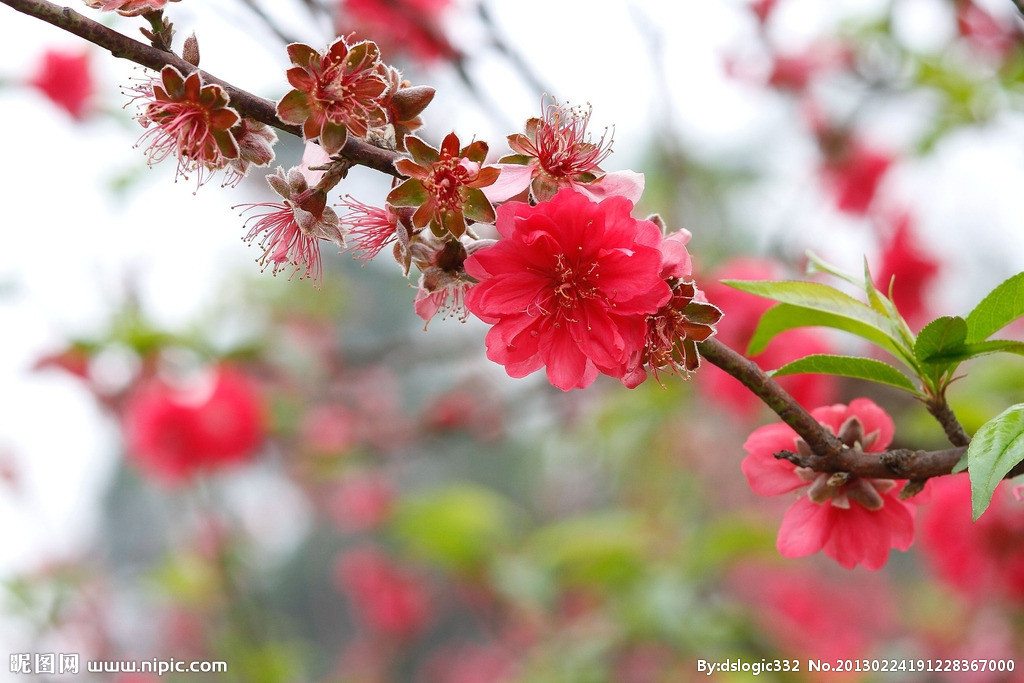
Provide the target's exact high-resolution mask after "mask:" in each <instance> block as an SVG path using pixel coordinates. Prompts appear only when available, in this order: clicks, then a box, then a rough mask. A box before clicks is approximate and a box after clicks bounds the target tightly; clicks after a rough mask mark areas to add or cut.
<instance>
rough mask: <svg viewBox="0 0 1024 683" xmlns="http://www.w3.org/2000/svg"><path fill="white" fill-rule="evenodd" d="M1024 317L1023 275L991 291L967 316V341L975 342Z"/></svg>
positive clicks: (1020, 274)
mask: <svg viewBox="0 0 1024 683" xmlns="http://www.w3.org/2000/svg"><path fill="white" fill-rule="evenodd" d="M1021 316H1024V273H1017V274H1016V275H1014V276H1013V277H1011V278H1009V279H1008V280H1006V281H1004V282H1003V283H1002V284H1001V285H999V286H998V287H996V288H995V289H993V290H992V291H991V292H989V293H988V295H987V296H986V297H985V298H984V299H982V300H981V303H979V304H978V305H977V306H975V307H974V310H973V311H971V312H970V313H968V314H967V328H968V330H969V331H968V333H967V341H968V342H977V341H981V340H982V339H985V338H986V337H988V336H989V335H991V334H993V333H995V332H998V331H999V330H1001V329H1002V328H1003V327H1005V326H1006V325H1007V324H1009V323H1011V322H1013V321H1014V320H1016V319H1017V318H1019V317H1021Z"/></svg>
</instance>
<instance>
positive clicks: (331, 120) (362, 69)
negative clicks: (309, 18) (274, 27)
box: [277, 38, 388, 154]
mask: <svg viewBox="0 0 1024 683" xmlns="http://www.w3.org/2000/svg"><path fill="white" fill-rule="evenodd" d="M288 57H289V58H290V59H291V60H292V64H294V65H295V66H293V67H292V68H291V69H288V82H289V83H291V85H292V87H293V88H294V90H291V91H289V92H288V94H286V95H285V96H284V97H283V98H281V101H280V102H278V104H277V115H278V116H279V117H280V118H281V120H282V121H284V122H285V123H291V124H295V125H297V126H302V134H303V136H304V137H305V138H306V139H307V140H312V139H314V138H319V139H320V145H321V146H322V147H323V148H324V150H326V151H327V153H328V154H337V153H338V152H339V151H341V148H342V147H344V146H345V141H346V140H347V139H348V134H349V133H351V134H352V135H355V136H356V137H360V138H364V137H366V133H367V131H368V130H369V129H370V128H373V127H376V126H383V125H384V124H385V123H387V115H386V114H385V112H384V109H383V108H382V103H381V98H382V97H383V96H384V95H385V93H386V92H387V89H388V84H387V82H386V81H385V80H384V78H383V77H382V76H381V72H380V68H379V67H380V51H379V50H378V49H377V46H376V45H375V44H373V43H371V42H369V41H363V42H361V43H356V44H355V45H352V46H349V44H348V43H347V42H345V39H344V38H338V39H337V40H335V41H334V42H333V43H331V45H330V46H329V47H328V48H327V52H326V53H324V54H320V53H319V52H317V51H316V50H314V49H313V48H311V47H310V46H308V45H303V44H302V43H292V44H291V45H289V46H288Z"/></svg>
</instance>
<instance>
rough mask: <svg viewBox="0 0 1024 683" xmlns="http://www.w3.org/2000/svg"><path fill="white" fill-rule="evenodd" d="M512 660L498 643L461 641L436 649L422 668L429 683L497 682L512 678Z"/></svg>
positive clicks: (513, 671)
mask: <svg viewBox="0 0 1024 683" xmlns="http://www.w3.org/2000/svg"><path fill="white" fill-rule="evenodd" d="M516 669H517V666H516V660H515V658H514V657H513V656H512V654H511V653H510V652H509V651H508V650H506V649H505V648H503V647H501V646H500V645H498V644H493V643H464V644H460V645H458V646H450V647H447V648H444V649H442V650H439V651H438V652H436V653H435V654H434V655H433V656H432V657H431V658H430V660H429V661H428V662H427V665H426V667H425V670H426V676H425V678H426V680H427V681H429V682H430V683H501V682H502V681H513V680H516V678H515V673H516Z"/></svg>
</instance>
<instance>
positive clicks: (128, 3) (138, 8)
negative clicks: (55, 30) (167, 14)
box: [85, 0, 178, 17]
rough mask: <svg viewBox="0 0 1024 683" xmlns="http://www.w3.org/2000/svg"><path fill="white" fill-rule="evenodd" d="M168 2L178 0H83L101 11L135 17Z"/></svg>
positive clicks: (155, 9)
mask: <svg viewBox="0 0 1024 683" xmlns="http://www.w3.org/2000/svg"><path fill="white" fill-rule="evenodd" d="M168 2H178V0H85V4H86V5H88V6H89V7H92V8H93V9H98V10H101V11H103V12H117V13H118V14H120V15H122V16H125V17H135V16H138V15H140V14H146V13H148V12H155V11H157V10H161V9H163V8H164V6H165V5H167V3H168Z"/></svg>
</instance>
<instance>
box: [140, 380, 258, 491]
mask: <svg viewBox="0 0 1024 683" xmlns="http://www.w3.org/2000/svg"><path fill="white" fill-rule="evenodd" d="M263 410H264V409H263V404H262V398H261V396H260V392H259V390H258V389H257V387H256V384H255V383H254V382H253V380H251V379H250V378H249V377H247V376H246V375H245V374H243V373H242V372H241V371H239V370H237V369H234V368H232V367H230V366H226V365H222V366H220V367H217V368H215V369H213V370H212V371H211V372H210V375H209V376H208V377H206V378H204V379H203V381H200V382H195V383H190V384H189V385H185V386H175V385H171V384H169V383H168V382H167V381H165V380H163V379H161V378H159V377H154V378H152V379H149V380H146V381H144V382H143V383H142V384H141V385H140V386H139V387H138V388H137V389H136V390H135V391H134V393H133V395H132V396H131V397H130V398H129V400H128V402H127V404H126V405H125V409H124V416H123V418H122V419H123V423H122V424H123V429H124V433H125V440H126V442H127V448H128V455H129V457H130V458H131V459H132V460H133V461H134V462H135V464H136V465H138V466H139V468H140V469H141V470H142V471H143V472H145V473H146V474H149V475H152V476H154V477H156V478H157V479H161V480H164V481H169V482H176V481H182V480H186V479H189V478H191V477H192V476H194V475H196V474H199V473H201V472H210V471H213V470H216V469H219V468H222V467H225V466H228V465H234V464H237V463H240V462H244V461H246V460H248V459H249V458H251V457H252V456H253V455H255V454H256V451H257V449H258V448H259V446H260V444H261V443H262V442H263V439H264V435H265V431H266V422H265V417H264V412H263Z"/></svg>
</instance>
